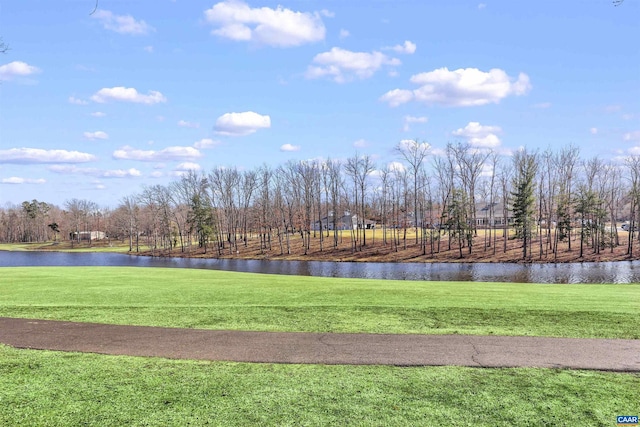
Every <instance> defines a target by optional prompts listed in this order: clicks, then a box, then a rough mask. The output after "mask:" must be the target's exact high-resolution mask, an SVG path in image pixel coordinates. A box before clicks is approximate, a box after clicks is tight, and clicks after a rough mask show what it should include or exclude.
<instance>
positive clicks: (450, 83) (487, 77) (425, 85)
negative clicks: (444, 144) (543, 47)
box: [380, 68, 531, 107]
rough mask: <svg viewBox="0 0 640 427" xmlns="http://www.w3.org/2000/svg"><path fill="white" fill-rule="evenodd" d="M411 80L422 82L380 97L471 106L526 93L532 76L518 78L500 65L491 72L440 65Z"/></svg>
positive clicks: (390, 100) (401, 101) (394, 103)
mask: <svg viewBox="0 0 640 427" xmlns="http://www.w3.org/2000/svg"><path fill="white" fill-rule="evenodd" d="M410 81H411V82H412V83H414V84H417V85H419V86H420V87H419V88H418V89H414V90H406V89H394V90H391V91H389V92H387V93H386V94H384V95H383V96H382V97H381V98H380V100H381V101H385V102H388V103H389V105H391V106H392V107H395V106H398V105H400V104H404V103H406V102H409V101H412V100H413V101H417V102H421V103H424V104H440V105H445V106H453V107H469V106H478V105H486V104H490V103H494V104H497V103H499V102H500V100H502V99H503V98H506V97H507V96H510V95H516V96H519V95H525V94H526V93H528V92H529V90H531V84H530V83H529V76H527V75H526V74H524V73H520V74H519V75H518V79H517V80H515V79H513V78H511V77H509V76H508V75H507V73H505V72H504V71H503V70H501V69H499V68H493V69H492V70H490V71H489V72H484V71H480V70H479V69H477V68H460V69H458V70H455V71H449V70H448V69H447V68H439V69H437V70H433V71H430V72H426V73H420V74H415V75H413V76H412V77H411V79H410Z"/></svg>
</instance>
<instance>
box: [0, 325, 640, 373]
mask: <svg viewBox="0 0 640 427" xmlns="http://www.w3.org/2000/svg"><path fill="white" fill-rule="evenodd" d="M0 343H3V344H8V345H10V346H14V347H18V348H32V349H43V350H44V349H46V350H61V351H80V352H90V353H102V354H113V355H131V356H155V357H166V358H171V359H200V360H226V361H237V362H267V363H315V364H347V365H396V366H426V365H455V366H475V367H524V366H528V367H543V368H571V369H595V370H604V371H621V372H640V340H619V339H576V338H544V337H508V336H475V335H391V334H334V333H300V332H243V331H210V330H202V329H178V328H159V327H149V326H119V325H103V324H95V323H76V322H64V321H51V320H35V319H14V318H4V317H0Z"/></svg>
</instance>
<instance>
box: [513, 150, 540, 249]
mask: <svg viewBox="0 0 640 427" xmlns="http://www.w3.org/2000/svg"><path fill="white" fill-rule="evenodd" d="M536 158H537V155H536V154H529V153H527V151H526V150H521V151H518V152H517V153H516V154H515V155H514V156H513V163H514V169H515V178H514V183H513V188H514V191H513V192H512V193H511V196H512V198H513V203H512V206H513V217H514V223H515V228H516V237H517V238H519V239H522V240H523V244H522V259H526V258H527V257H529V256H531V253H530V251H529V245H530V244H531V238H532V234H533V233H532V231H533V226H534V223H535V221H534V217H533V216H534V213H535V206H536V205H535V202H536V200H535V197H534V193H535V188H536V183H535V177H536V173H537V170H538V165H537V162H536V160H537V159H536Z"/></svg>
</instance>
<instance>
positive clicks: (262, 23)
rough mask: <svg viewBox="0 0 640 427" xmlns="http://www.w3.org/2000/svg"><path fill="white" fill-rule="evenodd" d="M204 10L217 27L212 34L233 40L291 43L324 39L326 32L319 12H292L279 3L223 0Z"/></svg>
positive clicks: (279, 44)
mask: <svg viewBox="0 0 640 427" xmlns="http://www.w3.org/2000/svg"><path fill="white" fill-rule="evenodd" d="M204 14H205V18H206V20H207V22H209V23H210V24H213V25H215V26H216V27H217V28H216V29H214V30H213V31H212V32H211V33H212V34H214V35H216V36H219V37H224V38H227V39H231V40H235V41H251V42H254V43H257V44H261V45H267V46H275V47H292V46H300V45H303V44H306V43H313V42H317V41H320V40H324V36H325V27H324V24H323V22H322V19H321V17H320V15H321V14H320V13H317V12H316V13H308V12H294V11H293V10H290V9H285V8H283V7H282V6H278V7H277V8H276V9H271V8H268V7H261V8H251V7H250V6H249V5H248V4H246V3H245V2H243V1H240V0H225V1H222V2H220V3H217V4H215V5H214V6H213V7H212V8H211V9H207V10H205V12H204ZM324 15H325V16H326V15H327V14H326V13H325V14H324Z"/></svg>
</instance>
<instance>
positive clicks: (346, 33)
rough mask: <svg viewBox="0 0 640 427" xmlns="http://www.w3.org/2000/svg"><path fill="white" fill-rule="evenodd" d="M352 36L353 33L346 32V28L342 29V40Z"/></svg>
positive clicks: (340, 35)
mask: <svg viewBox="0 0 640 427" xmlns="http://www.w3.org/2000/svg"><path fill="white" fill-rule="evenodd" d="M350 35H351V33H349V31H348V30H345V29H344V28H341V29H340V34H339V37H340V38H341V39H346V38H347V37H349V36H350Z"/></svg>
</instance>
